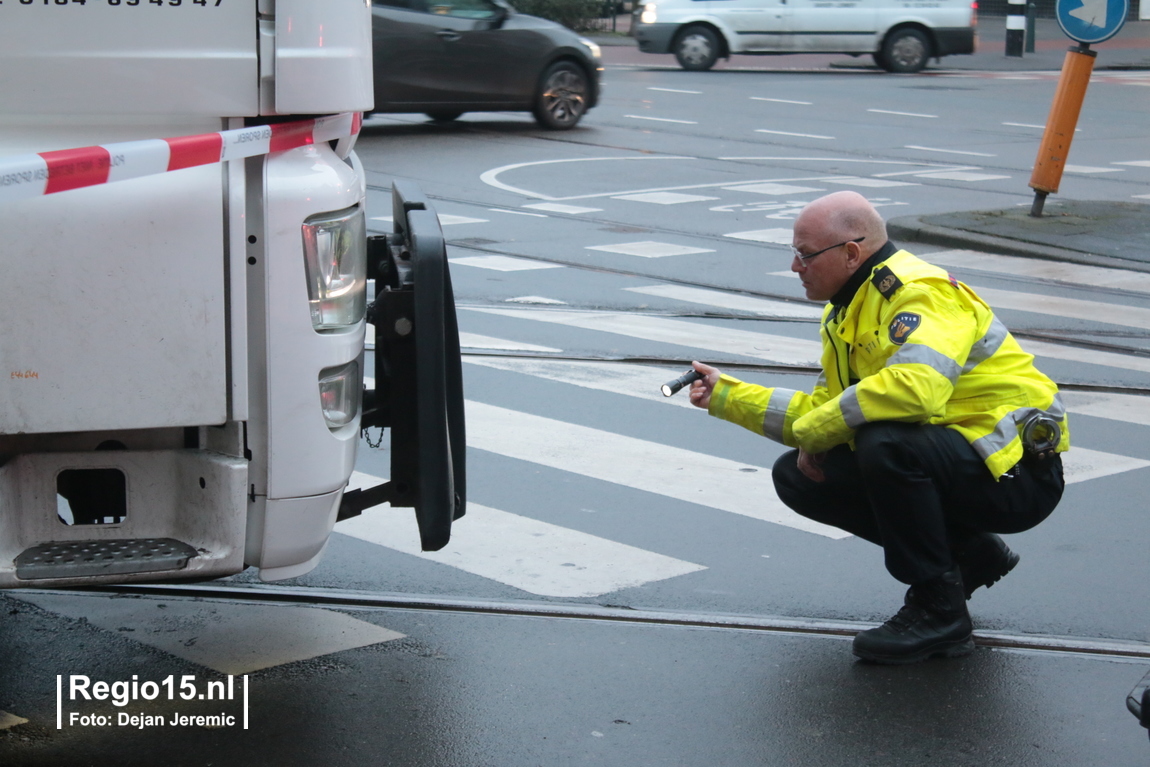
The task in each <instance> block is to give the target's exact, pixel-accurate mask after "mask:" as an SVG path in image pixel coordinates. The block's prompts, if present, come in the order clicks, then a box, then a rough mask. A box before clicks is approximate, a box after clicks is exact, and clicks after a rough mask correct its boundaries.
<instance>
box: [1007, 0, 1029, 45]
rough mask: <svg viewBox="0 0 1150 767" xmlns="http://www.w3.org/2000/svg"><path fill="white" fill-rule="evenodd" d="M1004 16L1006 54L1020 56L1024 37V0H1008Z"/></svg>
mask: <svg viewBox="0 0 1150 767" xmlns="http://www.w3.org/2000/svg"><path fill="white" fill-rule="evenodd" d="M1007 13H1008V14H1009V15H1008V16H1007V17H1006V55H1007V56H1013V57H1015V58H1022V47H1023V43H1024V42H1025V41H1024V38H1025V37H1026V0H1009V5H1008V7H1007Z"/></svg>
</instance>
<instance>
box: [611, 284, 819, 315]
mask: <svg viewBox="0 0 1150 767" xmlns="http://www.w3.org/2000/svg"><path fill="white" fill-rule="evenodd" d="M623 290H626V291H628V292H631V293H642V294H643V295H646V296H658V297H660V298H670V299H673V300H676V301H686V302H687V303H692V304H702V305H704V306H713V307H716V308H719V309H733V310H735V311H740V312H752V313H754V314H758V315H761V316H764V317H795V318H802V319H814V320H817V319H820V318H821V317H822V316H823V308H822V305H821V304H820V305H819V306H815V305H814V304H807V303H798V302H791V301H771V300H769V299H766V298H755V297H754V296H743V295H739V294H738V293H725V292H723V291H720V290H705V289H703V288H692V287H687V286H686V285H651V286H649V287H640V288H623Z"/></svg>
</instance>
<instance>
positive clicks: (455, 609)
mask: <svg viewBox="0 0 1150 767" xmlns="http://www.w3.org/2000/svg"><path fill="white" fill-rule="evenodd" d="M8 593H9V594H10V595H12V596H17V597H18V596H19V595H20V594H21V593H37V594H43V593H53V594H67V595H72V596H85V595H92V594H99V595H115V596H123V597H140V598H169V599H196V600H217V601H226V602H232V603H242V604H262V605H274V604H278V605H302V606H308V607H319V608H328V609H337V610H373V611H384V610H403V611H416V612H445V613H469V614H477V615H489V616H493V617H534V618H550V619H556V620H571V621H606V622H612V623H623V624H633V625H646V626H662V627H678V628H697V629H713V630H725V631H747V632H765V633H773V634H787V635H796V636H808V637H812V638H816V637H821V638H839V639H850V638H851V637H853V636H854V635H855V634H857V633H858V632H859V631H862V630H864V629H867V628H872V627H873V626H875V625H877V624H875V623H869V622H864V621H847V620H826V619H819V618H805V617H797V618H796V617H785V616H756V615H733V614H721V613H690V612H675V611H663V610H648V609H642V608H632V607H621V606H617V605H610V604H586V603H572V602H566V603H545V602H535V601H527V600H523V601H514V602H504V601H492V600H480V599H466V598H460V597H443V596H429V595H421V594H395V593H374V592H364V591H353V590H344V589H331V588H318V587H317V588H312V587H305V586H284V585H264V584H251V585H237V584H227V583H190V584H178V583H172V584H160V585H152V584H149V585H143V584H140V585H118V586H98V587H93V588H89V589H67V590H45V589H35V590H27V591H23V590H14V591H10V592H8ZM974 638H975V642H976V644H977V645H978V646H979V647H984V648H992V649H996V650H1010V651H1020V652H1043V653H1054V654H1058V655H1065V656H1075V657H1083V656H1085V657H1091V658H1096V659H1099V660H1108V661H1120V662H1137V663H1144V662H1146V661H1150V644H1147V643H1142V642H1134V641H1128V640H1120V639H1104V638H1094V637H1070V636H1053V635H1041V634H1014V633H1010V632H1006V631H985V630H982V631H980V630H976V631H975V632H974Z"/></svg>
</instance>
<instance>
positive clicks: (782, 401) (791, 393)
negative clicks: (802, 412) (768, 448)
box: [763, 388, 798, 442]
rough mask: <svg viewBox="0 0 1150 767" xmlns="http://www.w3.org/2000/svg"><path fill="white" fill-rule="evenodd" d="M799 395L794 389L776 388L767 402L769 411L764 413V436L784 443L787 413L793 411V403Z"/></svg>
mask: <svg viewBox="0 0 1150 767" xmlns="http://www.w3.org/2000/svg"><path fill="white" fill-rule="evenodd" d="M796 394H798V392H797V391H795V390H794V389H779V388H776V389H775V390H774V391H772V392H771V398H770V399H769V400H767V410H766V412H765V413H763V436H764V437H767V438H769V439H773V440H774V441H775V442H782V441H783V426H784V425H785V424H786V422H787V411H788V410H790V409H791V401H792V400H794V398H795V395H796Z"/></svg>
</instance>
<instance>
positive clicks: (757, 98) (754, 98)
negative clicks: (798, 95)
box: [751, 96, 814, 107]
mask: <svg viewBox="0 0 1150 767" xmlns="http://www.w3.org/2000/svg"><path fill="white" fill-rule="evenodd" d="M751 101H772V102H774V103H776V104H799V105H801V106H805V107H809V106H811V105H812V104H813V103H814V102H812V101H792V100H791V99H769V98H767V97H765V96H751Z"/></svg>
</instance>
